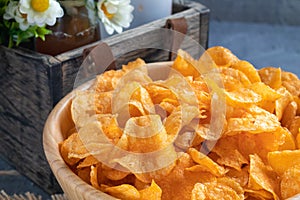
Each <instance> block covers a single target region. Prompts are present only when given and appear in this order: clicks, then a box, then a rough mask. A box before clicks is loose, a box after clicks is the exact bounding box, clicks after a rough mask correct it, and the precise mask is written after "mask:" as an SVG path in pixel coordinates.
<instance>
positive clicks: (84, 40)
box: [35, 0, 100, 56]
mask: <svg viewBox="0 0 300 200" xmlns="http://www.w3.org/2000/svg"><path fill="white" fill-rule="evenodd" d="M60 3H61V5H62V7H63V9H64V16H63V17H62V18H59V19H57V22H56V24H55V25H54V26H49V27H47V28H48V29H50V30H51V31H52V34H49V35H46V38H45V41H42V40H41V39H37V40H36V44H35V48H36V51H37V52H40V53H44V54H48V55H52V56H55V55H58V54H60V53H63V52H66V51H69V50H72V49H75V48H78V47H80V46H83V45H86V44H89V43H92V42H95V41H97V40H99V39H100V37H99V36H100V34H99V25H98V23H97V20H96V19H93V17H91V16H92V15H89V10H88V9H87V7H86V6H85V1H84V0H82V1H60Z"/></svg>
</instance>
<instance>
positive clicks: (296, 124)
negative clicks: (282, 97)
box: [289, 116, 300, 137]
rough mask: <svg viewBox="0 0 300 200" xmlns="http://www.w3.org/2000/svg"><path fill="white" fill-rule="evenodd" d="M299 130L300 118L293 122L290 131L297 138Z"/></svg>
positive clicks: (297, 117)
mask: <svg viewBox="0 0 300 200" xmlns="http://www.w3.org/2000/svg"><path fill="white" fill-rule="evenodd" d="M299 128H300V116H296V117H294V118H293V119H292V120H291V122H290V126H289V130H290V132H291V133H292V134H293V136H294V137H296V136H297V134H298V133H299Z"/></svg>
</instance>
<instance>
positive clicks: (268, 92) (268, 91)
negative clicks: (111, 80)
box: [249, 82, 281, 101]
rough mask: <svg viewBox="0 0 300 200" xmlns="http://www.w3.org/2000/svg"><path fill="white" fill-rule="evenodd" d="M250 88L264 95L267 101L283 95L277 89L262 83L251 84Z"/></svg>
mask: <svg viewBox="0 0 300 200" xmlns="http://www.w3.org/2000/svg"><path fill="white" fill-rule="evenodd" d="M249 89H251V90H253V91H254V92H255V93H257V94H259V95H261V96H262V98H263V99H264V100H267V101H275V100H277V99H279V98H280V97H281V94H279V93H278V92H276V90H274V89H272V88H271V87H270V86H268V85H266V84H264V83H262V82H256V83H253V84H251V85H250V86H249Z"/></svg>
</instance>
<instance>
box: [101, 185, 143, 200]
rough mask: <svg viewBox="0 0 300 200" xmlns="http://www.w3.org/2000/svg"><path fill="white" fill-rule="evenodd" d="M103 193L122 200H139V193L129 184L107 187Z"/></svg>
mask: <svg viewBox="0 0 300 200" xmlns="http://www.w3.org/2000/svg"><path fill="white" fill-rule="evenodd" d="M104 192H105V193H107V194H110V195H112V196H114V197H116V198H120V199H122V200H139V199H140V198H141V195H140V193H139V191H138V190H137V189H136V188H135V187H134V186H132V185H129V184H122V185H118V186H113V187H107V188H105V189H104Z"/></svg>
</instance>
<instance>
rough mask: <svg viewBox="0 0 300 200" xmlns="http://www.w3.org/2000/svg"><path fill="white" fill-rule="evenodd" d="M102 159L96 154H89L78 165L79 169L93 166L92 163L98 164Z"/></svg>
mask: <svg viewBox="0 0 300 200" xmlns="http://www.w3.org/2000/svg"><path fill="white" fill-rule="evenodd" d="M99 162H100V161H99V160H98V159H97V158H95V157H94V156H92V155H91V156H88V157H86V158H84V160H83V161H82V162H80V163H79V165H77V169H80V168H87V167H91V166H92V165H96V164H98V163H99Z"/></svg>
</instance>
